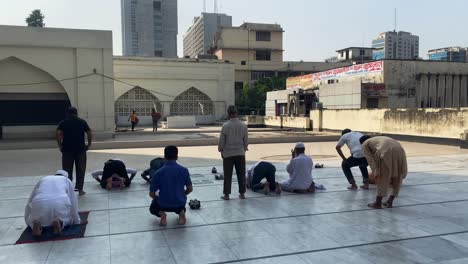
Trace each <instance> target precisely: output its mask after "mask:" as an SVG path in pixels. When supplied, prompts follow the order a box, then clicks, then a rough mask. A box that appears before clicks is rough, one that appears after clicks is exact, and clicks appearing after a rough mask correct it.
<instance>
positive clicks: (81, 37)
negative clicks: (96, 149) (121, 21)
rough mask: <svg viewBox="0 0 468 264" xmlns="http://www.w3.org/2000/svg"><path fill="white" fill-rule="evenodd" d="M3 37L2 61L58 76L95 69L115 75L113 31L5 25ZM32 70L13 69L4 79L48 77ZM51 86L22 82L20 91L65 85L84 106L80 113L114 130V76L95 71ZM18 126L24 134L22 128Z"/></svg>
mask: <svg viewBox="0 0 468 264" xmlns="http://www.w3.org/2000/svg"><path fill="white" fill-rule="evenodd" d="M0 36H2V37H1V38H0V61H2V60H3V61H6V60H8V61H10V62H11V61H13V62H14V63H16V64H18V62H21V63H20V65H31V66H32V67H35V68H37V69H40V70H41V71H43V72H44V74H45V75H47V76H50V77H51V78H53V79H55V80H62V79H67V78H75V77H77V76H81V75H86V74H92V73H93V70H96V71H97V72H98V73H101V74H104V75H107V76H110V77H112V76H113V66H112V32H110V31H97V30H75V29H57V28H32V27H19V26H0ZM27 72H28V71H24V72H21V71H20V72H16V73H11V74H8V80H3V79H1V78H0V84H1V83H3V84H6V83H11V82H10V81H12V80H13V79H16V80H15V81H14V83H25V82H32V81H33V79H34V78H35V77H37V78H38V80H37V81H40V80H42V76H37V75H35V76H27ZM24 75H26V76H24ZM7 81H8V82H7ZM58 84H60V85H58ZM60 86H61V87H60ZM48 87H49V88H48V90H43V88H44V87H43V86H37V87H36V88H35V89H36V91H33V90H32V89H34V87H33V88H31V87H30V86H29V87H27V86H17V87H15V88H14V91H15V92H24V93H31V92H36V93H38V92H41V93H42V92H45V91H47V92H58V91H60V90H61V89H63V90H64V91H63V90H61V91H62V92H66V94H67V96H68V98H69V99H70V102H71V104H72V105H73V106H76V107H77V108H78V113H79V115H80V116H81V117H82V118H84V119H85V120H86V121H88V123H89V125H90V127H91V128H92V129H93V131H95V132H97V133H100V132H102V133H104V132H106V133H107V132H110V131H112V130H113V128H114V102H113V98H114V83H113V81H112V80H109V79H106V78H103V77H102V76H99V75H92V76H88V77H85V78H79V79H70V80H64V81H60V82H59V83H56V84H52V85H50V86H48ZM62 87H63V88H62ZM11 89H12V88H11V87H5V86H3V87H0V93H7V92H11ZM20 128H21V127H20ZM20 130H21V129H20ZM14 131H15V133H20V132H18V131H19V130H14ZM22 131H24V133H26V134H27V133H28V130H27V128H24V127H23V130H22ZM4 136H7V135H4Z"/></svg>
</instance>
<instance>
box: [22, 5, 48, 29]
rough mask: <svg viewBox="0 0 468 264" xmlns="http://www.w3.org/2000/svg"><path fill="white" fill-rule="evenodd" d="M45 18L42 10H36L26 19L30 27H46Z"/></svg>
mask: <svg viewBox="0 0 468 264" xmlns="http://www.w3.org/2000/svg"><path fill="white" fill-rule="evenodd" d="M44 18H45V16H44V15H43V14H42V13H41V10H39V9H36V10H33V11H32V12H31V14H30V15H29V16H28V17H27V18H26V24H28V27H44V26H45V23H44Z"/></svg>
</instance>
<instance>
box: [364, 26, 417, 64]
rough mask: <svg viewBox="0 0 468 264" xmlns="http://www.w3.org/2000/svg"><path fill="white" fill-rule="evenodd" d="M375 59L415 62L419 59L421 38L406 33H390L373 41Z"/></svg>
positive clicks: (383, 34) (385, 33)
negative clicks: (414, 60)
mask: <svg viewBox="0 0 468 264" xmlns="http://www.w3.org/2000/svg"><path fill="white" fill-rule="evenodd" d="M372 48H374V51H373V55H372V57H373V59H374V60H381V59H400V60H413V59H417V58H418V57H419V36H416V35H412V34H411V33H409V32H404V31H398V32H396V31H388V32H384V33H381V34H380V35H379V36H378V37H377V38H375V39H374V40H372Z"/></svg>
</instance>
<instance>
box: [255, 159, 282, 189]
mask: <svg viewBox="0 0 468 264" xmlns="http://www.w3.org/2000/svg"><path fill="white" fill-rule="evenodd" d="M275 173H276V167H275V166H274V165H273V164H271V163H270V162H266V161H261V162H257V163H256V164H254V165H253V166H252V167H250V169H248V170H247V173H246V185H247V188H250V189H252V191H254V192H257V191H259V190H262V189H263V192H264V193H265V195H267V194H269V193H270V191H275V192H276V193H277V194H281V186H280V185H279V183H278V182H276V181H275ZM263 179H265V180H266V182H262V180H263Z"/></svg>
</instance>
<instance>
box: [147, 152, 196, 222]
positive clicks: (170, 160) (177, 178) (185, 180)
mask: <svg viewBox="0 0 468 264" xmlns="http://www.w3.org/2000/svg"><path fill="white" fill-rule="evenodd" d="M178 152H179V151H178V149H177V147H176V146H168V147H166V148H165V149H164V158H165V159H166V162H165V164H164V166H163V167H162V168H161V169H159V170H158V171H156V172H155V173H154V174H153V175H151V182H150V183H151V186H150V193H149V195H150V197H151V198H153V202H152V203H151V206H150V212H151V214H153V215H155V216H157V217H160V218H161V221H160V222H159V225H161V226H165V225H167V219H166V217H167V215H166V213H167V212H173V213H176V214H178V215H179V225H185V223H186V218H185V204H186V203H187V195H188V194H189V193H191V192H192V191H193V187H192V181H191V180H190V174H189V171H188V169H187V168H185V167H182V166H181V165H179V164H177V162H176V161H177V158H178ZM158 191H159V193H158V194H156V193H157V192H158Z"/></svg>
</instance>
